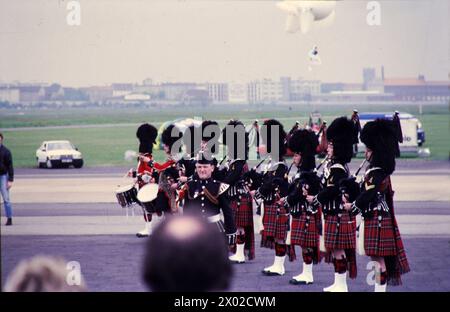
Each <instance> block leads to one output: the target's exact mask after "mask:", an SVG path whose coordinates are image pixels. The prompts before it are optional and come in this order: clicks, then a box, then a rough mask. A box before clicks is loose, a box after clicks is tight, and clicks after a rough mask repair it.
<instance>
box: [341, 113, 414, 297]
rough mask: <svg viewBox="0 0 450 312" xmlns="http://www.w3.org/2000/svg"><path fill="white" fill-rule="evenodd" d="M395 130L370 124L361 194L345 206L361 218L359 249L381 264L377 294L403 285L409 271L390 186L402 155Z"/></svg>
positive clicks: (379, 122)
mask: <svg viewBox="0 0 450 312" xmlns="http://www.w3.org/2000/svg"><path fill="white" fill-rule="evenodd" d="M394 121H395V120H394ZM396 126H397V125H395V123H393V122H392V121H389V120H384V119H383V120H382V119H377V120H375V121H371V122H368V123H367V124H366V125H365V126H364V128H363V130H362V132H361V141H362V142H363V143H364V144H365V145H366V152H365V158H366V160H367V161H368V162H369V166H368V170H367V171H366V172H365V176H364V181H363V183H362V187H361V194H359V196H358V197H357V198H356V200H354V201H349V202H348V203H345V205H344V206H345V208H346V209H347V210H349V211H351V213H352V214H353V215H356V214H358V213H360V214H361V215H362V222H361V224H360V230H359V233H360V236H359V244H358V246H361V248H359V249H360V253H361V254H365V255H367V256H369V257H370V258H371V260H372V261H376V263H378V264H379V265H378V266H376V269H375V270H376V273H377V274H376V279H375V291H376V292H385V291H386V285H387V284H389V285H399V284H401V275H402V274H404V273H407V272H409V271H410V268H409V264H408V259H407V258H406V252H405V249H404V247H403V242H402V239H401V237H400V231H399V228H398V224H397V220H396V218H395V213H394V202H393V195H394V191H393V190H392V183H391V174H392V173H393V172H394V170H395V157H396V155H398V154H397V153H398V151H399V148H398V141H399V137H398V129H397V128H396Z"/></svg>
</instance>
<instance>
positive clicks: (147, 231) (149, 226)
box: [136, 222, 153, 237]
mask: <svg viewBox="0 0 450 312" xmlns="http://www.w3.org/2000/svg"><path fill="white" fill-rule="evenodd" d="M152 230H153V228H152V222H145V227H144V229H143V230H141V231H139V232H137V233H136V236H137V237H147V236H150V235H152Z"/></svg>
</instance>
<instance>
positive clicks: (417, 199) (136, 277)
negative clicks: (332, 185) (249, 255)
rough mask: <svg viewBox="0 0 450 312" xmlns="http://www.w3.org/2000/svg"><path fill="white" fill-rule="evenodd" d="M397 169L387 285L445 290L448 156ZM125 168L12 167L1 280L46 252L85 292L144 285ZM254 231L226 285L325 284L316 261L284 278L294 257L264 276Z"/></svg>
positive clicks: (138, 221) (356, 284)
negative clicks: (71, 265) (403, 260)
mask: <svg viewBox="0 0 450 312" xmlns="http://www.w3.org/2000/svg"><path fill="white" fill-rule="evenodd" d="M357 166H358V164H357V163H355V164H353V165H352V168H356V167H357ZM397 168H398V169H397V171H396V172H395V174H394V176H393V185H394V189H395V191H396V194H395V199H396V202H395V204H396V214H397V220H398V223H399V227H400V231H401V233H402V237H403V240H404V243H405V247H406V251H407V256H408V259H409V261H410V266H411V270H412V271H411V272H410V273H408V274H406V275H405V276H404V278H403V282H404V283H403V285H402V286H399V287H391V288H389V290H390V291H450V279H449V278H448V277H449V276H450V198H449V193H450V192H449V191H448V190H449V189H450V187H449V186H450V179H449V176H450V169H449V166H448V162H428V161H423V160H418V161H415V162H414V161H411V160H407V161H400V162H399V164H398V166H397ZM126 170H127V168H111V167H99V168H83V169H81V170H76V169H56V170H46V169H17V170H16V182H15V184H14V186H13V189H12V191H11V197H12V200H13V205H14V206H13V210H14V219H13V221H14V225H13V226H12V227H5V226H4V225H3V224H4V222H5V219H4V211H3V207H2V208H1V214H2V218H1V223H2V225H1V227H0V231H1V272H2V276H1V282H2V285H3V284H4V283H5V280H6V276H7V275H8V274H9V273H10V272H11V270H12V269H13V268H14V266H15V265H17V264H18V263H19V261H20V260H21V259H23V258H27V257H31V256H33V255H36V254H50V255H59V256H63V257H64V258H65V259H67V260H68V261H78V262H79V263H80V265H81V270H82V273H83V275H84V276H85V278H86V281H87V284H88V287H89V289H90V290H92V291H145V290H146V288H145V285H144V284H143V282H142V280H141V278H140V270H141V266H142V256H143V252H144V245H145V241H146V239H138V238H137V237H135V236H134V233H135V232H136V231H137V230H140V229H141V227H142V223H143V222H142V216H141V211H140V208H139V207H136V208H135V209H134V215H133V209H129V210H128V211H127V209H122V208H120V207H118V205H117V203H116V202H115V196H114V190H115V189H116V188H117V185H118V184H124V183H128V182H129V181H128V180H127V179H123V178H122V174H123V173H124V172H125V171H126ZM352 172H354V170H352ZM127 212H128V214H129V216H128V217H127V216H126V213H127ZM256 220H257V219H256V218H255V221H256ZM256 232H258V228H256ZM256 238H257V249H256V259H255V260H254V261H251V262H249V263H245V264H241V265H234V269H235V274H234V278H233V283H232V288H231V291H321V290H322V288H323V287H326V286H328V285H329V284H331V283H332V279H333V268H332V266H331V265H328V264H325V263H321V264H319V265H318V266H317V267H315V268H314V278H315V283H314V284H313V285H311V286H293V285H290V284H289V283H288V281H289V279H290V278H291V277H292V276H293V275H296V274H298V273H299V272H300V267H301V262H300V261H299V260H297V261H295V262H293V263H289V262H288V261H286V274H285V275H284V276H281V277H266V276H263V275H262V274H261V270H262V269H263V268H264V267H265V266H268V265H270V264H272V261H273V256H274V252H273V250H268V249H262V248H259V247H258V246H259V245H258V243H259V235H256ZM297 252H298V253H299V254H300V250H299V249H297ZM357 260H358V278H357V279H356V280H354V281H349V290H350V291H371V290H372V288H373V286H370V285H369V284H368V283H367V282H366V277H367V275H368V274H369V273H370V268H369V269H367V268H366V266H367V264H368V263H369V259H368V258H364V257H359V256H358V259H357Z"/></svg>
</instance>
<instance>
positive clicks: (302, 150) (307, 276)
mask: <svg viewBox="0 0 450 312" xmlns="http://www.w3.org/2000/svg"><path fill="white" fill-rule="evenodd" d="M318 145H319V141H318V138H317V135H316V134H315V133H314V132H313V131H311V130H306V129H301V130H296V131H294V132H293V133H292V135H291V137H290V139H289V141H288V147H289V149H290V150H291V151H292V152H293V153H294V156H293V164H294V165H295V166H296V167H297V173H296V174H295V176H294V178H293V179H292V182H291V183H290V185H289V189H288V196H286V197H285V198H283V199H282V200H281V203H280V204H283V205H285V206H286V207H287V208H288V209H289V212H290V215H291V231H290V237H288V242H287V243H289V239H290V244H291V245H293V246H300V247H301V249H302V258H303V272H302V273H300V274H298V275H296V276H294V277H292V279H291V280H290V281H289V282H290V283H291V284H294V285H297V284H306V285H308V284H312V283H313V282H314V278H313V272H312V269H313V264H318V263H319V262H320V258H321V257H320V248H319V244H320V233H321V226H322V223H321V211H320V209H318V207H314V206H313V205H311V204H310V203H308V202H307V201H306V196H307V195H312V196H315V195H317V194H318V193H319V191H320V179H319V177H318V176H317V174H316V173H315V171H314V169H315V168H316V165H315V154H316V150H317V146H318Z"/></svg>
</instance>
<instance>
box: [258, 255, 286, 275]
mask: <svg viewBox="0 0 450 312" xmlns="http://www.w3.org/2000/svg"><path fill="white" fill-rule="evenodd" d="M285 259H286V256H282V257H279V256H275V260H274V262H273V265H271V266H269V267H267V268H264V270H263V274H265V275H269V276H273V275H284V272H285V271H284V260H285Z"/></svg>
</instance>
